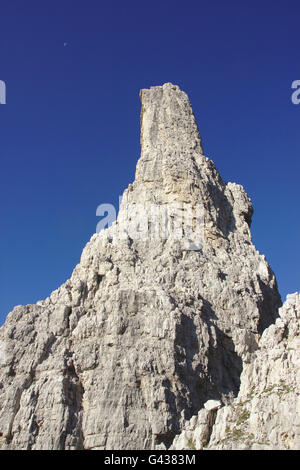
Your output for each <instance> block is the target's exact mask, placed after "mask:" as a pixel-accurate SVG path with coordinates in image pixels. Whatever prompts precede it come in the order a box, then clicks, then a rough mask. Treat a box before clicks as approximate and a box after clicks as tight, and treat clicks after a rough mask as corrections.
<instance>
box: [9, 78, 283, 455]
mask: <svg viewBox="0 0 300 470" xmlns="http://www.w3.org/2000/svg"><path fill="white" fill-rule="evenodd" d="M140 96H141V102H142V112H141V156H140V159H139V160H138V163H137V169H136V177H135V181H134V182H133V183H132V184H130V185H129V187H128V189H127V190H126V191H125V192H124V195H123V199H122V204H121V207H120V212H119V215H118V219H117V221H116V222H115V223H114V224H113V225H112V226H111V227H110V228H108V229H104V230H102V231H101V232H100V233H97V234H95V235H93V237H92V238H91V240H90V241H89V243H87V245H86V247H85V248H84V250H83V253H82V256H81V260H80V263H79V264H78V265H77V266H76V267H75V269H74V271H73V273H72V276H71V278H70V279H69V280H68V281H67V282H66V283H65V284H63V285H62V286H61V287H59V288H58V289H57V290H56V291H54V292H53V293H52V294H51V295H50V296H49V297H48V298H47V299H45V300H43V301H40V302H38V303H37V304H36V305H27V306H17V307H15V308H14V310H13V311H12V312H11V313H10V314H9V315H8V317H7V320H6V323H5V324H4V326H3V327H2V328H1V329H0V364H1V366H0V446H1V448H3V449H110V450H113V449H150V448H155V447H157V446H159V447H162V448H164V447H169V446H170V445H172V442H173V440H174V437H175V435H177V434H179V433H180V432H181V431H182V429H183V428H184V426H185V424H186V422H187V420H190V419H191V418H192V417H193V416H195V415H197V414H198V412H199V411H200V410H201V409H202V408H203V406H204V404H205V403H206V402H207V401H208V400H218V401H219V402H220V403H221V404H222V405H224V404H228V403H231V401H232V400H233V399H234V397H235V396H237V394H238V392H239V389H240V375H241V372H242V369H243V367H245V365H246V364H249V363H251V361H252V358H253V355H254V354H255V351H256V350H257V348H258V342H259V339H260V337H261V334H262V333H263V331H264V329H265V328H266V327H268V326H269V325H270V324H271V323H273V322H274V321H275V318H276V317H277V315H278V308H279V306H280V305H281V300H280V296H279V294H278V290H277V285H276V280H275V277H274V274H273V272H272V270H271V268H270V266H269V265H268V263H267V262H266V260H265V257H264V256H262V255H260V254H259V253H258V251H257V250H256V249H255V247H254V245H253V244H252V243H251V235H250V224H251V217H252V212H253V209H252V204H251V201H250V199H249V197H248V196H247V194H246V193H245V191H244V190H243V188H242V186H240V185H237V184H234V183H225V182H223V180H222V178H221V176H220V175H219V173H218V171H217V169H216V167H215V166H214V164H213V162H212V161H211V160H210V159H209V158H207V157H205V156H204V153H203V149H202V145H201V138H200V134H199V131H198V127H197V125H196V122H195V118H194V114H193V111H192V108H191V105H190V102H189V99H188V97H187V95H186V94H185V93H184V92H183V91H181V90H180V89H179V88H178V86H175V85H172V84H171V83H166V84H165V85H163V86H158V87H151V88H150V89H149V90H142V91H141V93H140ZM204 409H205V408H204ZM221 409H222V408H221ZM205 410H206V409H205ZM206 411H207V413H208V415H209V413H211V411H208V410H206ZM207 413H206V414H207ZM218 413H219V411H218ZM204 414H205V413H204ZM206 414H205V416H206ZM202 418H203V417H202ZM203 419H204V418H203ZM209 419H210V418H209Z"/></svg>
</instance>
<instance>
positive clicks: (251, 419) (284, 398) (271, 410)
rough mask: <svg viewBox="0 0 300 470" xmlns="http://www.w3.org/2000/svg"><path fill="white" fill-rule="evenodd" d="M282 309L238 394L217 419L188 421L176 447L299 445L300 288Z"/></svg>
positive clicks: (244, 375)
mask: <svg viewBox="0 0 300 470" xmlns="http://www.w3.org/2000/svg"><path fill="white" fill-rule="evenodd" d="M279 313H280V317H279V318H278V319H277V320H276V323H275V324H273V325H271V326H269V328H267V329H266V330H265V331H264V333H263V335H262V337H261V339H260V341H259V344H258V349H257V351H256V352H255V353H253V357H252V360H251V362H250V363H247V364H245V365H244V369H243V372H242V375H241V388H240V392H239V395H238V397H237V398H236V399H235V400H233V402H232V403H230V404H229V405H227V406H224V407H223V408H221V409H220V410H219V411H218V412H217V413H216V414H215V416H214V419H213V425H212V421H211V417H210V416H209V415H208V416H207V418H206V420H204V423H198V422H196V425H193V427H192V430H191V425H190V423H191V421H192V420H191V421H190V422H187V423H186V424H185V426H184V430H183V431H182V433H181V434H180V435H179V436H176V438H175V440H174V442H173V444H172V448H173V449H176V450H182V449H189V448H190V446H191V443H193V444H194V448H195V449H203V447H204V446H205V448H207V449H223V450H224V449H225V450H226V449H233V450H235V449H239V450H242V449H252V450H259V449H264V450H276V449H278V450H285V449H287V450H299V449H300V328H299V320H300V294H299V293H297V294H293V295H288V296H287V300H286V302H285V303H284V305H283V307H282V308H281V309H280V310H279ZM205 411H206V410H204V409H203V410H201V411H200V412H199V414H200V413H201V412H205ZM192 419H193V418H192ZM203 429H208V430H209V435H208V433H207V434H206V435H205V434H204V435H203ZM191 431H192V432H191ZM187 432H189V440H188V441H187V439H186V434H187ZM199 435H200V436H201V437H200V439H199V438H198V436H199Z"/></svg>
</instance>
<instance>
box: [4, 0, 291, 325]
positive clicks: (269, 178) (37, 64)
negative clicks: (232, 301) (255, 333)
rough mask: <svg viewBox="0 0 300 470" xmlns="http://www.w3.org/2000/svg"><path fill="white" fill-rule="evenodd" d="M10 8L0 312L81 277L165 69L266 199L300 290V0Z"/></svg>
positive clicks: (260, 218) (209, 138)
mask: <svg viewBox="0 0 300 470" xmlns="http://www.w3.org/2000/svg"><path fill="white" fill-rule="evenodd" d="M0 14H1V29H0V59H1V62H0V65H1V66H0V80H4V81H5V82H6V86H7V104H6V105H0V156H1V183H0V191H1V231H0V246H1V260H0V286H1V287H0V289H1V290H0V292H1V295H0V323H1V322H3V321H4V319H5V317H6V315H7V313H8V312H9V311H10V310H11V309H12V308H13V306H14V305H18V304H27V303H35V302H36V301H37V300H39V299H43V298H45V297H47V296H48V295H49V294H50V292H51V291H52V290H54V289H56V288H57V287H58V286H59V285H60V284H61V283H63V282H64V281H65V280H66V279H68V278H69V276H70V275H71V272H72V270H73V268H74V266H75V265H76V264H77V263H78V261H79V258H80V254H81V251H82V248H83V247H84V245H85V244H86V242H87V241H88V240H89V238H90V236H91V235H92V234H93V233H94V232H95V229H96V224H97V222H98V221H99V218H97V217H96V207H97V206H98V205H99V204H101V203H103V202H109V203H113V204H117V202H118V196H119V194H122V192H123V190H124V189H125V188H126V187H127V186H128V184H129V183H130V182H132V181H133V179H134V172H135V165H136V162H137V159H138V157H139V152H140V148H139V114H140V101H139V96H138V95H139V90H140V89H141V88H147V87H149V86H152V85H161V84H163V83H165V82H172V83H175V84H178V85H179V86H180V87H181V88H182V89H183V90H185V91H186V92H187V93H188V95H189V97H190V100H191V102H192V105H193V109H194V111H195V114H196V118H197V121H198V125H199V129H200V133H201V135H202V138H203V145H204V150H205V153H206V155H207V156H208V157H210V158H212V160H213V161H214V162H215V164H216V166H217V168H218V169H219V171H220V173H221V175H222V177H223V179H224V180H225V181H234V182H237V183H240V184H242V185H243V186H244V187H245V189H246V191H247V192H248V194H249V195H250V197H251V198H252V201H253V204H254V209H255V214H254V218H253V225H252V234H253V241H254V243H255V245H256V247H257V249H258V250H259V251H260V252H261V253H264V254H265V255H266V257H267V259H268V261H269V262H270V264H271V266H272V268H273V270H274V271H275V273H276V276H277V280H278V284H279V289H280V292H281V295H282V297H283V298H285V296H286V294H287V293H289V292H295V291H296V290H299V287H300V286H299V279H300V276H299V271H300V268H299V265H300V262H299V261H300V259H299V248H298V246H299V239H300V221H299V215H300V214H299V201H300V194H299V193H300V191H299V170H300V164H299V151H300V105H298V106H296V105H293V104H292V102H291V94H292V89H291V83H292V81H294V80H297V79H298V80H299V79H300V61H299V44H300V28H299V18H300V4H299V0H298V1H293V0H288V1H281V0H277V1H276V2H274V1H264V0H261V1H257V0H251V1H241V0H239V1H238V0H234V1H233V0H229V1H224V0H210V1H208V0H206V1H202V0H192V1H190V0H186V1H184V2H183V1H175V0H172V1H169V0H164V1H157V0H152V1H150V2H145V1H143V0H140V1H130V0H128V1H126V2H125V1H120V0H118V1H109V2H108V1H105V2H104V1H101V0H98V1H95V0H85V1H78V0H73V1H70V0H68V1H67V0H59V1H58V0H52V1H49V0H43V1H40V0H39V1H31V0H26V1H25V0H24V1H20V0H13V1H12V0H3V1H1V6H0ZM64 43H67V45H64Z"/></svg>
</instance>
